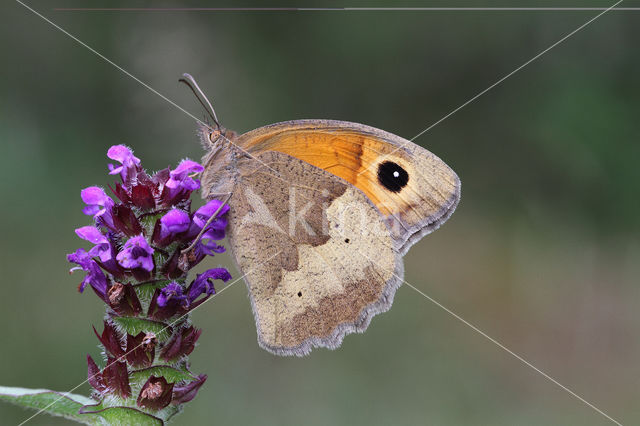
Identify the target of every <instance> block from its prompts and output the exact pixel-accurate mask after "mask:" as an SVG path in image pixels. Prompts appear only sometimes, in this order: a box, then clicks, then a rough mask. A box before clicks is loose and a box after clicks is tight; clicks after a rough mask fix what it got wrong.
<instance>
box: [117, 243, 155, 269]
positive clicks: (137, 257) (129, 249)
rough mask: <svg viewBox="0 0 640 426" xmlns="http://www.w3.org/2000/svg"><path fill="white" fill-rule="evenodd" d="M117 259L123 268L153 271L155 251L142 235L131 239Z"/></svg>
mask: <svg viewBox="0 0 640 426" xmlns="http://www.w3.org/2000/svg"><path fill="white" fill-rule="evenodd" d="M116 259H117V260H118V263H119V264H120V265H121V266H122V267H123V268H127V269H135V268H142V269H144V270H146V271H152V270H153V249H152V248H151V247H149V244H147V240H145V238H144V237H143V236H142V235H138V236H137V237H132V238H130V239H129V240H128V241H127V242H126V243H125V244H124V247H123V248H122V251H121V252H120V253H119V254H118V256H116Z"/></svg>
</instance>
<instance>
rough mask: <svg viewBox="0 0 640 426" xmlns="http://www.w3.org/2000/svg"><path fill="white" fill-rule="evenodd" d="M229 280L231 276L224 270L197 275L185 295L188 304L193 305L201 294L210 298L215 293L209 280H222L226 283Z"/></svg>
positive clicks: (214, 269)
mask: <svg viewBox="0 0 640 426" xmlns="http://www.w3.org/2000/svg"><path fill="white" fill-rule="evenodd" d="M230 279H231V275H230V274H229V272H228V271H227V270H226V269H224V268H213V269H209V270H207V271H205V272H203V273H202V274H198V275H197V276H196V279H195V280H193V283H191V285H190V286H189V291H188V293H187V299H188V300H189V303H193V301H194V300H196V299H197V298H198V296H200V295H201V294H202V293H205V294H206V295H207V296H211V295H212V294H215V293H216V289H215V288H214V287H213V283H211V282H210V280H222V281H224V282H227V281H229V280H230Z"/></svg>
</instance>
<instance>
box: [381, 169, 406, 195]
mask: <svg viewBox="0 0 640 426" xmlns="http://www.w3.org/2000/svg"><path fill="white" fill-rule="evenodd" d="M378 182H380V184H381V185H382V186H384V187H385V188H387V189H388V190H389V191H391V192H400V191H401V190H402V188H404V187H405V186H407V183H408V182H409V173H407V171H406V170H405V169H403V168H402V166H400V165H399V164H397V163H394V162H393V161H385V162H383V163H380V165H379V166H378Z"/></svg>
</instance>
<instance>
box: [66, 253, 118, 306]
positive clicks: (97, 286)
mask: <svg viewBox="0 0 640 426" xmlns="http://www.w3.org/2000/svg"><path fill="white" fill-rule="evenodd" d="M67 260H68V261H69V262H73V263H77V264H78V265H79V266H76V267H73V268H71V269H70V270H69V272H73V271H76V270H78V269H82V270H84V271H85V272H86V273H87V275H86V276H85V277H84V279H83V280H82V282H81V283H80V285H79V286H78V291H80V292H81V293H82V292H83V291H84V289H85V287H86V286H87V284H90V285H91V287H92V288H93V289H94V290H95V292H96V294H97V295H98V296H100V297H101V298H102V299H103V300H105V301H106V300H107V286H108V285H107V277H106V276H105V275H104V273H103V272H102V269H100V266H98V264H97V263H96V262H95V261H94V260H93V259H91V256H89V253H87V251H86V250H85V249H82V248H80V249H78V250H76V251H75V252H74V253H71V254H68V255H67Z"/></svg>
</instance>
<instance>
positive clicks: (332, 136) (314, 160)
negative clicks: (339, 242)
mask: <svg viewBox="0 0 640 426" xmlns="http://www.w3.org/2000/svg"><path fill="white" fill-rule="evenodd" d="M243 148H245V149H247V150H248V151H249V152H252V153H258V152H264V151H278V152H282V153H284V154H287V155H290V156H292V157H296V158H299V159H300V160H302V161H305V162H307V163H309V164H312V165H314V166H316V167H319V168H321V169H323V170H326V171H328V172H330V173H332V174H334V175H336V176H338V177H340V178H342V179H344V180H346V181H347V182H349V183H350V184H352V185H354V186H356V187H357V188H358V189H360V190H361V191H362V192H364V193H365V195H366V196H367V197H368V198H369V199H370V200H371V201H372V202H373V203H374V204H375V205H376V207H377V208H378V209H379V210H380V211H381V212H382V213H383V214H384V215H385V216H387V215H390V214H394V213H397V212H398V211H400V209H401V206H400V205H398V204H399V203H400V204H403V203H401V202H400V201H401V200H399V199H398V198H399V197H398V196H397V195H395V194H392V193H386V192H387V191H386V190H385V189H384V188H382V187H381V186H380V184H379V183H378V179H377V164H378V163H379V162H381V161H383V160H384V159H387V158H388V155H389V154H390V153H391V152H393V151H394V150H395V147H393V146H392V145H390V144H388V143H385V142H382V141H380V140H378V139H376V138H374V137H371V136H369V135H362V134H357V133H352V132H340V133H333V132H331V131H319V130H315V129H314V130H306V129H296V130H294V131H288V132H287V131H285V132H279V133H277V134H265V135H261V136H259V137H257V138H255V139H249V140H247V143H246V144H244V145H243ZM391 155H392V156H393V159H394V161H395V162H397V163H401V165H403V167H405V169H411V166H410V164H409V162H408V161H407V159H405V158H403V157H404V156H405V154H404V153H403V152H402V150H397V151H395V152H393V154H391Z"/></svg>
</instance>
